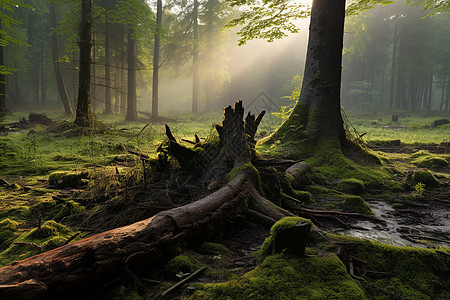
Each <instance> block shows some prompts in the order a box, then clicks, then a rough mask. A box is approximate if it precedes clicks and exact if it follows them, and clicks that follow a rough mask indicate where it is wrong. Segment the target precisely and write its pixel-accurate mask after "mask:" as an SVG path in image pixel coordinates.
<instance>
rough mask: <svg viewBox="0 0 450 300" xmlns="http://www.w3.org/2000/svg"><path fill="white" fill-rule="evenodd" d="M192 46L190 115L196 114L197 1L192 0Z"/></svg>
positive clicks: (197, 78) (197, 77) (197, 79)
mask: <svg viewBox="0 0 450 300" xmlns="http://www.w3.org/2000/svg"><path fill="white" fill-rule="evenodd" d="M193 18H194V25H193V31H194V46H193V54H192V113H193V114H198V82H199V74H198V43H199V40H198V0H194V12H193Z"/></svg>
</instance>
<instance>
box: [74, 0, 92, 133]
mask: <svg viewBox="0 0 450 300" xmlns="http://www.w3.org/2000/svg"><path fill="white" fill-rule="evenodd" d="M91 39H92V0H81V24H80V42H79V46H80V76H79V88H78V101H77V111H76V117H75V121H74V123H75V124H77V125H78V126H80V127H89V126H91V124H92V115H91V95H90V85H91V48H92V41H91Z"/></svg>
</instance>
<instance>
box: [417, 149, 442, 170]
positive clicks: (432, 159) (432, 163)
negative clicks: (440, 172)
mask: <svg viewBox="0 0 450 300" xmlns="http://www.w3.org/2000/svg"><path fill="white" fill-rule="evenodd" d="M411 158H413V164H414V165H416V166H417V167H420V168H428V169H438V168H443V167H447V166H448V165H449V164H448V161H447V160H446V159H445V158H444V157H442V156H440V155H436V154H431V153H429V152H428V151H418V152H415V153H413V154H412V155H411Z"/></svg>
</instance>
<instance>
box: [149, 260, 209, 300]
mask: <svg viewBox="0 0 450 300" xmlns="http://www.w3.org/2000/svg"><path fill="white" fill-rule="evenodd" d="M205 269H206V266H203V267H201V268H200V269H198V270H197V271H195V272H194V273H192V274H191V275H189V276H188V277H186V278H185V279H183V280H181V281H180V282H178V283H177V284H175V285H173V286H172V287H170V288H168V289H167V290H165V291H164V292H162V293H161V294H160V295H159V297H157V298H160V297H164V296H166V295H167V294H169V293H170V292H172V291H173V290H175V289H176V288H178V287H180V286H182V285H183V284H185V283H186V282H188V281H190V280H191V279H193V278H194V277H195V276H197V275H198V274H200V272H203V271H204V270H205Z"/></svg>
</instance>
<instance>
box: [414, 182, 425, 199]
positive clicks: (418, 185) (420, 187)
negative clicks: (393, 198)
mask: <svg viewBox="0 0 450 300" xmlns="http://www.w3.org/2000/svg"><path fill="white" fill-rule="evenodd" d="M425 186H426V185H425V183H422V182H418V183H416V185H415V186H414V189H415V190H416V193H417V195H419V196H422V194H423V192H425Z"/></svg>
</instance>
